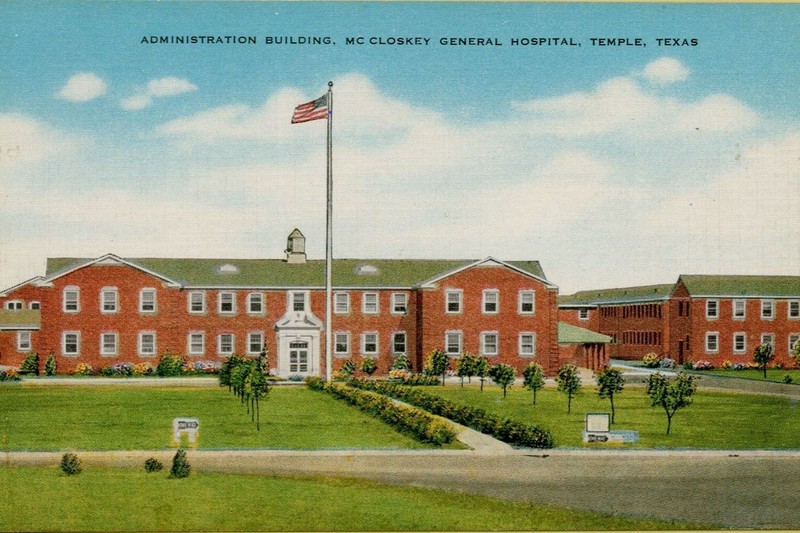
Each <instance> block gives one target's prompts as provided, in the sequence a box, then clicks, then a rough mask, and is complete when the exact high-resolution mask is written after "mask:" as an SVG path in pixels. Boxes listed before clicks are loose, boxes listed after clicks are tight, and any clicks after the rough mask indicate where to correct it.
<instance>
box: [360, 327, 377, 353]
mask: <svg viewBox="0 0 800 533" xmlns="http://www.w3.org/2000/svg"><path fill="white" fill-rule="evenodd" d="M367 335H375V351H374V352H368V351H367ZM380 350H381V343H380V335H379V334H378V332H377V331H365V332H364V333H362V334H361V355H362V356H364V357H375V356H378V355H379V354H380Z"/></svg>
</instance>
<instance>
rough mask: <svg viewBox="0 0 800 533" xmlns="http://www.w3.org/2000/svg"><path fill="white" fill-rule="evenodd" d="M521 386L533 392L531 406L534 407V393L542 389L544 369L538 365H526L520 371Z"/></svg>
mask: <svg viewBox="0 0 800 533" xmlns="http://www.w3.org/2000/svg"><path fill="white" fill-rule="evenodd" d="M522 377H523V381H522V385H523V386H524V387H525V388H526V389H528V390H529V391H532V392H533V405H536V392H537V391H539V390H541V389H542V388H543V387H544V369H543V368H542V365H540V364H539V363H528V366H526V367H525V369H524V370H523V371H522Z"/></svg>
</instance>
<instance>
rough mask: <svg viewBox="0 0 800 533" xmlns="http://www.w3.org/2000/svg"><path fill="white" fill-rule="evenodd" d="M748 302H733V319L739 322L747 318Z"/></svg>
mask: <svg viewBox="0 0 800 533" xmlns="http://www.w3.org/2000/svg"><path fill="white" fill-rule="evenodd" d="M745 304H746V302H745V301H744V300H734V301H733V318H734V319H738V320H744V316H745V309H746V305H745Z"/></svg>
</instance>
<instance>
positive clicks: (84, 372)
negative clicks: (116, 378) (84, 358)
mask: <svg viewBox="0 0 800 533" xmlns="http://www.w3.org/2000/svg"><path fill="white" fill-rule="evenodd" d="M93 373H94V369H93V368H92V365H87V364H86V363H78V365H77V366H76V367H75V370H74V371H73V372H72V374H73V375H75V376H91V375H92V374H93Z"/></svg>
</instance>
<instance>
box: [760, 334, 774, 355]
mask: <svg viewBox="0 0 800 533" xmlns="http://www.w3.org/2000/svg"><path fill="white" fill-rule="evenodd" d="M767 336H769V337H772V341H770V342H764V337H767ZM761 344H769V345H770V346H772V352H773V353H775V334H774V333H762V334H761Z"/></svg>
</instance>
